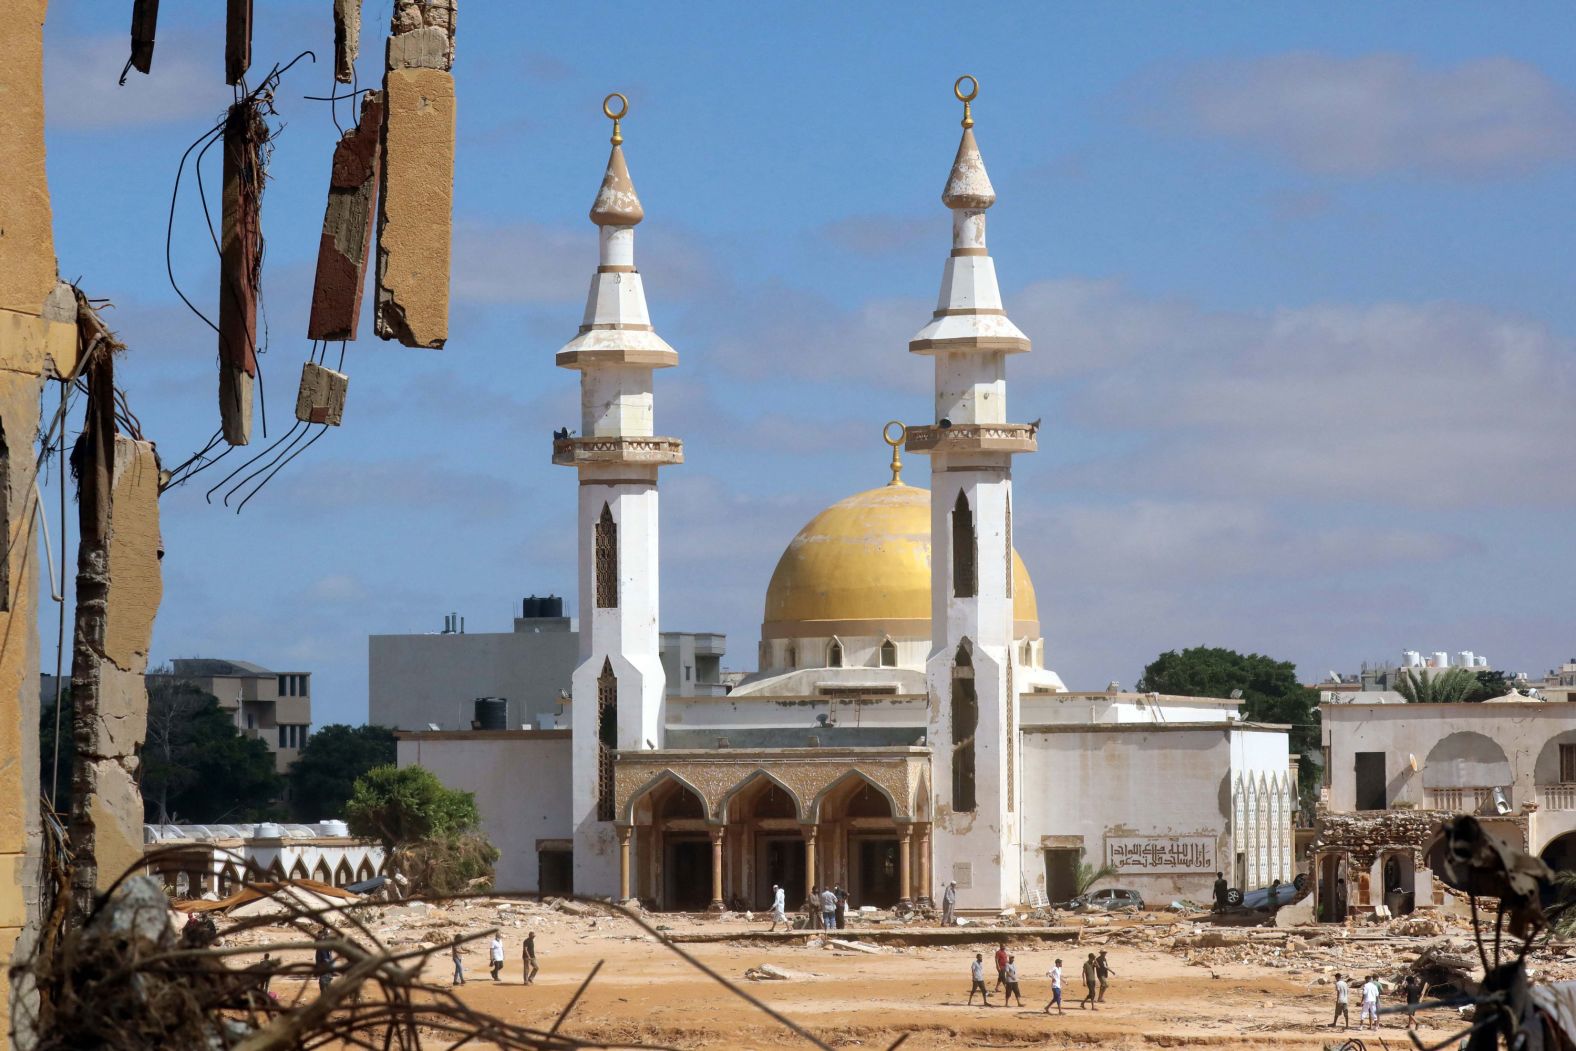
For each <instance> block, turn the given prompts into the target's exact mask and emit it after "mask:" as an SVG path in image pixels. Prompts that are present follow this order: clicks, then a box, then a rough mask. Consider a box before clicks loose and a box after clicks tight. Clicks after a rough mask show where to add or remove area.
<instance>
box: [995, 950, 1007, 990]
mask: <svg viewBox="0 0 1576 1051" xmlns="http://www.w3.org/2000/svg"><path fill="white" fill-rule="evenodd" d="M995 960H996V988H997V989H1000V988H1001V987H1002V986H1003V985H1004V984H1006V981H1007V947H1006V946H1005V945H998V946H996V957H995Z"/></svg>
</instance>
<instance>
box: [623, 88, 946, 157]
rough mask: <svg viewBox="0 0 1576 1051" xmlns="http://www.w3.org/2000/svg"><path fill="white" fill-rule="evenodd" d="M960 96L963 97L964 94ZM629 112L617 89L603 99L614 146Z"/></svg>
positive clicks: (626, 101) (627, 103)
mask: <svg viewBox="0 0 1576 1051" xmlns="http://www.w3.org/2000/svg"><path fill="white" fill-rule="evenodd" d="M959 97H960V98H961V97H962V96H959ZM969 97H970V98H972V97H973V96H972V95H971V96H969ZM614 99H618V112H617V113H614V112H613V106H612V102H613V100H614ZM628 112H629V100H628V99H627V98H625V97H624V96H623V95H622V94H620V93H619V92H617V91H615V92H613V93H612V94H611V95H609V96H608V97H607V98H605V99H603V100H602V113H603V115H604V116H606V117H607V119H608V120H610V121H612V122H613V138H612V139H611V140H610V141H611V142H612V143H613V145H614V146H618V145H621V144H622V143H623V141H624V136H623V134H622V133H621V132H620V131H619V130H618V122H619V121H621V120H623V119H624V114H626V113H628Z"/></svg>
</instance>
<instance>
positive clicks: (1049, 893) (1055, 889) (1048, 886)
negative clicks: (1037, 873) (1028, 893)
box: [1045, 847, 1083, 903]
mask: <svg viewBox="0 0 1576 1051" xmlns="http://www.w3.org/2000/svg"><path fill="white" fill-rule="evenodd" d="M1082 857H1083V849H1082V848H1081V847H1046V848H1045V897H1046V898H1047V899H1049V900H1050V901H1051V902H1053V903H1055V902H1059V901H1070V900H1071V899H1072V898H1074V897H1076V896H1077V894H1078V860H1079V859H1080V858H1082Z"/></svg>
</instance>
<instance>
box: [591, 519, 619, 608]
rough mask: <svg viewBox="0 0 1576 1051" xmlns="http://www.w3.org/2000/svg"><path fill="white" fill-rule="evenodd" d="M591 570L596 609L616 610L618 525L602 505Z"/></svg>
mask: <svg viewBox="0 0 1576 1051" xmlns="http://www.w3.org/2000/svg"><path fill="white" fill-rule="evenodd" d="M593 561H594V566H593V570H594V572H595V573H596V605H597V608H598V609H617V608H618V523H617V522H615V521H613V510H612V508H610V507H608V505H607V504H603V505H602V517H601V518H598V519H597V522H596V552H595V558H594V560H593Z"/></svg>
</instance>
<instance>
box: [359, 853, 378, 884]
mask: <svg viewBox="0 0 1576 1051" xmlns="http://www.w3.org/2000/svg"><path fill="white" fill-rule="evenodd" d="M376 875H377V873H376V872H374V871H373V869H372V859H371V858H370V857H365V858H362V859H361V864H360V865H358V866H356V882H357V883H361V882H363V881H365V880H369V879H371V878H372V877H373V876H376Z"/></svg>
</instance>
